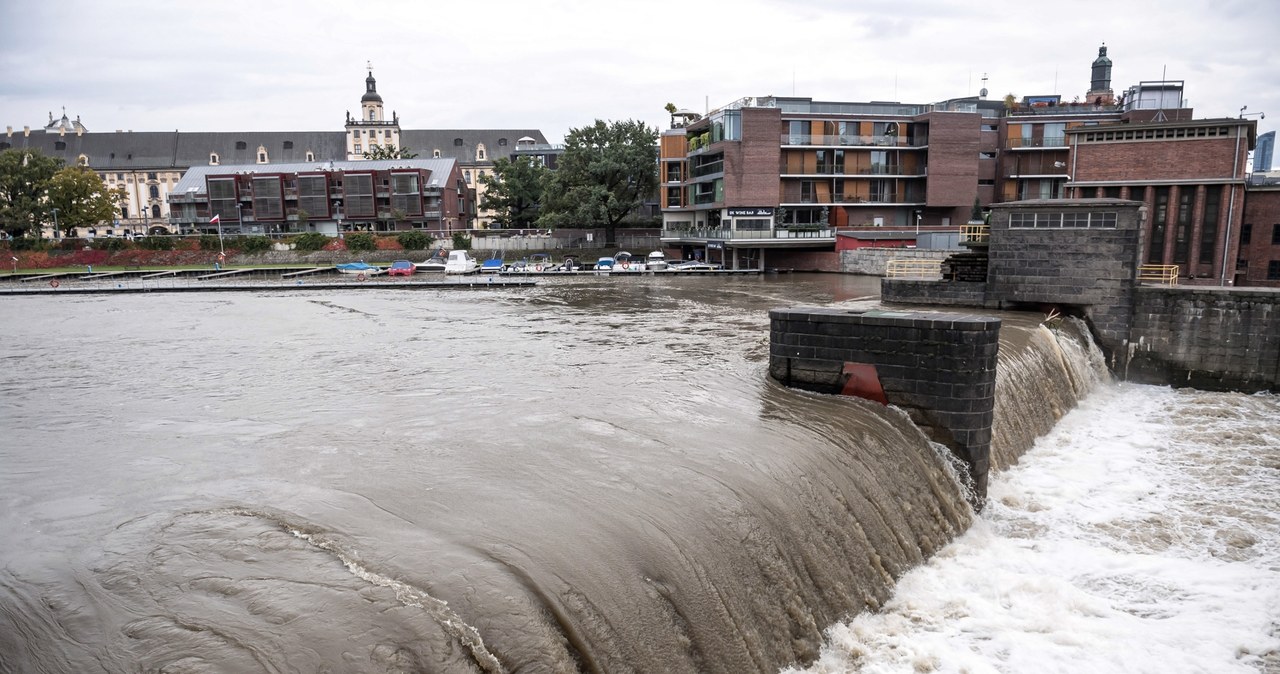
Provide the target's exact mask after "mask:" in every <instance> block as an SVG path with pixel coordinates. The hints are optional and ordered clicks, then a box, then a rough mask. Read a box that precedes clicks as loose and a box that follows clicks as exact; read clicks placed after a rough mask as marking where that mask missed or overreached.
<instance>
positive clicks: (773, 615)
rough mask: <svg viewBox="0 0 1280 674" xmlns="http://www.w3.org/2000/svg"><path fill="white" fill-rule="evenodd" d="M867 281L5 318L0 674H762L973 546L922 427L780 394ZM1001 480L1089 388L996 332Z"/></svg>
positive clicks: (1049, 357) (1067, 363)
mask: <svg viewBox="0 0 1280 674" xmlns="http://www.w3.org/2000/svg"><path fill="white" fill-rule="evenodd" d="M868 290H870V293H874V286H870V287H869V286H868V285H867V281H866V280H863V279H848V278H832V277H819V278H816V279H814V278H806V277H802V276H797V277H794V278H769V277H762V278H751V279H731V280H721V279H716V280H710V279H677V280H658V279H637V280H634V282H633V281H632V280H622V279H602V280H601V279H593V280H574V281H567V282H563V283H547V284H544V285H542V286H540V287H538V288H536V289H532V290H528V291H520V292H518V293H517V292H511V293H491V294H490V293H485V294H475V293H439V294H427V293H414V292H408V293H400V292H389V293H385V294H381V293H377V294H369V293H363V294H341V293H337V294H335V293H324V294H315V295H299V294H296V293H291V294H287V295H284V294H281V295H273V294H270V293H264V294H262V295H254V296H234V297H227V296H216V297H214V296H194V297H192V296H180V297H179V296H144V297H120V298H110V299H99V298H84V299H70V298H66V299H63V298H60V299H57V300H54V299H46V298H14V299H10V300H7V301H6V304H5V307H4V312H5V317H6V323H7V324H8V325H9V326H10V330H9V332H10V335H9V336H10V339H9V340H6V343H5V344H4V345H3V346H2V347H0V349H2V351H0V354H2V355H3V358H4V362H5V364H6V366H5V369H4V372H5V375H4V377H3V380H2V381H0V384H2V385H3V390H4V402H3V406H4V410H3V411H4V417H5V419H6V421H5V426H6V434H7V436H8V437H7V440H6V442H5V445H4V447H3V448H0V459H2V460H3V466H4V469H5V470H4V473H3V476H0V493H3V494H4V496H3V497H2V498H3V499H4V506H5V507H4V509H3V514H2V515H0V522H2V523H3V524H2V525H0V533H3V535H4V538H5V540H6V548H5V550H4V552H2V553H0V560H3V562H4V563H3V565H0V566H2V567H3V568H2V570H0V670H3V671H13V672H26V671H49V672H92V671H109V672H118V671H226V672H246V671H431V672H467V671H477V672H498V671H560V672H576V671H593V672H628V671H645V672H656V671H663V672H682V671H683V672H751V671H757V672H772V671H777V670H778V669H779V668H781V667H784V666H787V665H788V664H791V663H807V662H812V661H813V660H814V658H816V657H818V654H819V651H820V648H821V647H822V645H823V636H824V635H823V632H824V629H826V628H827V627H828V626H830V625H832V624H834V623H836V622H838V621H840V620H842V619H845V618H847V617H849V616H851V615H854V614H857V613H859V612H864V611H868V610H876V609H879V608H880V607H882V606H883V605H884V604H885V602H886V601H887V600H888V599H889V597H890V596H891V595H892V593H893V591H894V585H895V582H896V580H897V579H898V578H900V577H901V576H902V575H903V574H904V573H906V572H907V571H908V570H910V569H912V568H913V567H916V566H918V565H920V564H922V563H923V562H924V561H926V560H927V559H928V558H929V557H930V556H931V555H933V554H934V553H935V552H937V551H938V550H939V549H940V548H941V547H942V546H944V545H946V544H947V543H948V542H949V541H951V540H953V539H954V538H955V537H956V536H957V535H959V534H960V533H961V532H963V531H964V530H965V529H966V528H967V527H969V525H970V524H971V522H972V520H973V517H974V515H973V513H972V512H971V511H970V509H969V506H968V505H967V504H966V500H965V493H964V487H963V485H962V484H961V483H960V481H958V480H957V479H956V477H955V476H956V471H955V470H954V468H953V465H952V460H951V458H950V457H949V455H948V453H947V451H946V450H945V449H942V448H940V447H939V446H936V445H933V444H931V443H930V442H928V441H927V439H926V438H925V437H924V435H923V434H922V433H921V432H920V431H919V430H918V429H916V428H915V427H914V426H913V425H912V424H911V423H910V422H909V420H907V419H906V417H905V415H904V414H902V413H901V412H900V411H898V410H896V409H894V408H886V407H883V406H880V405H876V404H874V403H869V402H866V401H862V400H857V399H851V398H842V397H836V396H821V395H813V394H808V393H803V392H798V391H792V390H788V389H786V388H784V387H781V386H779V385H777V384H776V383H774V382H772V381H770V380H768V378H767V377H766V376H765V371H766V360H767V340H768V317H767V310H768V309H770V308H772V307H775V306H781V305H786V304H812V303H815V302H833V301H834V302H841V301H848V300H853V299H855V298H857V297H859V296H860V295H865V294H869V293H868ZM1001 339H1002V343H1001V367H1000V373H999V376H998V381H997V408H996V429H995V440H994V446H993V465H994V466H996V467H1006V466H1009V465H1011V464H1013V463H1015V462H1016V461H1017V459H1018V457H1019V455H1020V454H1021V452H1023V451H1024V450H1025V449H1026V448H1027V447H1028V446H1029V444H1030V442H1031V440H1033V439H1034V438H1035V437H1036V436H1037V435H1040V434H1043V433H1044V432H1046V431H1048V430H1049V429H1050V428H1051V427H1052V424H1053V423H1054V421H1055V420H1056V419H1057V418H1058V417H1059V416H1061V414H1063V413H1065V412H1066V411H1067V410H1068V409H1070V408H1071V407H1072V406H1073V405H1074V404H1075V402H1076V401H1077V399H1078V398H1079V397H1080V396H1082V395H1084V394H1085V393H1086V392H1087V391H1088V389H1089V388H1090V386H1091V382H1092V381H1093V380H1094V379H1095V378H1096V377H1097V376H1098V373H1099V367H1100V366H1099V363H1100V360H1099V359H1098V358H1097V357H1096V351H1091V350H1090V346H1089V344H1088V342H1087V338H1086V337H1084V336H1083V331H1082V330H1081V329H1080V328H1079V327H1078V326H1073V325H1065V326H1063V327H1062V329H1060V330H1058V331H1056V332H1051V331H1049V330H1048V329H1047V328H1045V327H1044V326H1041V325H1039V323H1038V321H1037V320H1035V319H1018V318H1014V317H1006V322H1005V327H1004V329H1003V331H1002V338H1001Z"/></svg>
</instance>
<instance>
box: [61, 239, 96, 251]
mask: <svg viewBox="0 0 1280 674" xmlns="http://www.w3.org/2000/svg"><path fill="white" fill-rule="evenodd" d="M86 245H88V242H87V241H85V240H84V239H77V238H63V239H59V240H58V242H57V243H55V244H53V248H54V250H80V249H81V248H84V247H85V246H86Z"/></svg>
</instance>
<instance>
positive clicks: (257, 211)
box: [253, 176, 284, 220]
mask: <svg viewBox="0 0 1280 674" xmlns="http://www.w3.org/2000/svg"><path fill="white" fill-rule="evenodd" d="M253 214H254V217H256V218H257V219H259V220H283V219H284V188H283V186H282V185H281V184H280V176H259V177H255V178H254V179H253Z"/></svg>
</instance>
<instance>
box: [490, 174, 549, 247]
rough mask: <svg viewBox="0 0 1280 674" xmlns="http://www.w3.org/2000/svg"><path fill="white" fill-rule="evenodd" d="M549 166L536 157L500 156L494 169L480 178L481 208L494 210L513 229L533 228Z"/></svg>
mask: <svg viewBox="0 0 1280 674" xmlns="http://www.w3.org/2000/svg"><path fill="white" fill-rule="evenodd" d="M547 173H548V172H547V169H546V167H544V166H543V165H542V164H540V163H538V161H537V159H535V158H533V157H527V156H526V157H516V158H515V159H514V160H511V159H507V158H506V157H499V158H497V159H495V160H494V162H493V173H492V174H491V175H485V176H482V177H481V178H480V183H481V184H482V185H484V186H485V189H484V196H483V197H481V198H480V210H488V211H495V212H496V213H497V214H498V216H497V220H498V222H501V223H502V224H503V226H505V227H507V228H514V229H532V228H533V226H534V223H535V222H537V220H538V214H539V211H540V209H539V204H540V203H541V202H542V194H543V185H544V183H545V181H546V179H547Z"/></svg>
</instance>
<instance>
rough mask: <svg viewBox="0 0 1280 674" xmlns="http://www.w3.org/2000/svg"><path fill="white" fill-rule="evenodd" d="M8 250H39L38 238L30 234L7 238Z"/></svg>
mask: <svg viewBox="0 0 1280 674" xmlns="http://www.w3.org/2000/svg"><path fill="white" fill-rule="evenodd" d="M9 250H40V239H36V238H33V237H30V236H19V237H17V238H15V239H9Z"/></svg>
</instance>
